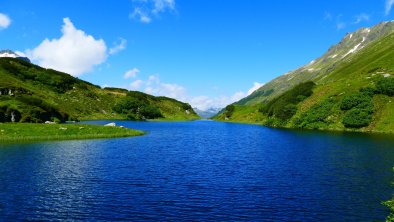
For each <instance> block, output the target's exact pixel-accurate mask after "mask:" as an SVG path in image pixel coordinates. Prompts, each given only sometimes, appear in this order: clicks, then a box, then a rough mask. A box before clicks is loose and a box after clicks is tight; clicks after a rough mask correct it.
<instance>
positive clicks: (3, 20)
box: [0, 13, 11, 30]
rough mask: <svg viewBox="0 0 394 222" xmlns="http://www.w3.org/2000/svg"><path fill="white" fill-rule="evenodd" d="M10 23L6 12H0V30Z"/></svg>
mask: <svg viewBox="0 0 394 222" xmlns="http://www.w3.org/2000/svg"><path fill="white" fill-rule="evenodd" d="M10 25H11V19H10V17H8V16H7V15H6V14H3V13H0V30H1V29H6V28H8V26H10Z"/></svg>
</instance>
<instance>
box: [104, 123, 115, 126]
mask: <svg viewBox="0 0 394 222" xmlns="http://www.w3.org/2000/svg"><path fill="white" fill-rule="evenodd" d="M104 126H116V123H108V124H105V125H104Z"/></svg>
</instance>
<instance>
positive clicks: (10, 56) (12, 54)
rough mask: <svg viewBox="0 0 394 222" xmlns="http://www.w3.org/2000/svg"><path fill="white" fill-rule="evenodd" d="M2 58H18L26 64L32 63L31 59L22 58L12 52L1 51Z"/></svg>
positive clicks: (0, 56)
mask: <svg viewBox="0 0 394 222" xmlns="http://www.w3.org/2000/svg"><path fill="white" fill-rule="evenodd" d="M0 58H17V59H21V60H24V61H26V62H30V59H29V58H27V57H23V56H20V55H18V54H16V53H15V52H14V51H12V50H0Z"/></svg>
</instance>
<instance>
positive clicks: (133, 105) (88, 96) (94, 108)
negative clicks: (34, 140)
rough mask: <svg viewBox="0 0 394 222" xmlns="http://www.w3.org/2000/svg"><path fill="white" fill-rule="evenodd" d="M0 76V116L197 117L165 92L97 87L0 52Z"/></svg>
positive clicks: (1, 119)
mask: <svg viewBox="0 0 394 222" xmlns="http://www.w3.org/2000/svg"><path fill="white" fill-rule="evenodd" d="M0 79H1V81H0V122H11V121H15V122H44V121H48V120H57V121H67V120H86V119H136V120H141V119H166V120H191V119H197V118H198V116H197V114H196V113H195V112H194V111H193V109H192V108H191V106H190V105H189V104H185V103H182V102H179V101H176V100H174V99H171V98H166V97H154V96H151V95H148V94H145V93H141V92H129V91H127V90H125V89H116V88H105V89H101V88H100V87H99V86H95V85H93V84H91V83H88V82H85V81H82V80H79V79H78V78H74V77H72V76H70V75H68V74H65V73H61V72H57V71H55V70H51V69H44V68H41V67H39V66H36V65H33V64H31V63H28V62H25V61H22V60H19V59H13V58H0Z"/></svg>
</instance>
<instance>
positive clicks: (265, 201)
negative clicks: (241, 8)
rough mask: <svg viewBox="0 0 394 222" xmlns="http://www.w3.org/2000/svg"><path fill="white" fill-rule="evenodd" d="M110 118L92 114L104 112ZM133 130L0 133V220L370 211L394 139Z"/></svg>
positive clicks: (376, 205) (187, 127) (308, 216)
mask: <svg viewBox="0 0 394 222" xmlns="http://www.w3.org/2000/svg"><path fill="white" fill-rule="evenodd" d="M108 122H109V121H92V122H90V123H93V124H105V123H108ZM117 124H118V125H123V126H126V127H130V128H135V129H140V130H144V131H146V132H148V134H147V135H145V136H142V137H134V138H120V139H102V140H79V141H60V142H59V141H56V142H36V143H29V144H8V145H4V144H2V145H0V220H6V221H7V220H44V219H45V220H66V219H67V220H90V221H98V220H133V221H145V220H151V221H166V220H176V221H185V220H200V221H201V220H203V221H206V220H210V221H228V220H236V221H242V220H247V221H250V220H254V221H374V220H383V219H384V218H385V216H386V215H387V214H388V210H387V209H386V208H385V207H384V206H382V205H381V202H382V201H384V200H387V199H390V198H391V194H392V193H393V192H394V187H391V185H390V183H391V182H392V181H394V176H393V175H394V173H393V172H392V167H393V166H394V139H393V138H390V137H387V136H386V137H385V136H376V135H375V136H374V135H368V134H355V133H353V134H351V133H323V132H313V131H293V130H281V129H271V128H266V127H262V126H256V125H243V124H232V123H221V122H213V121H194V122H129V121H118V122H117Z"/></svg>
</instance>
